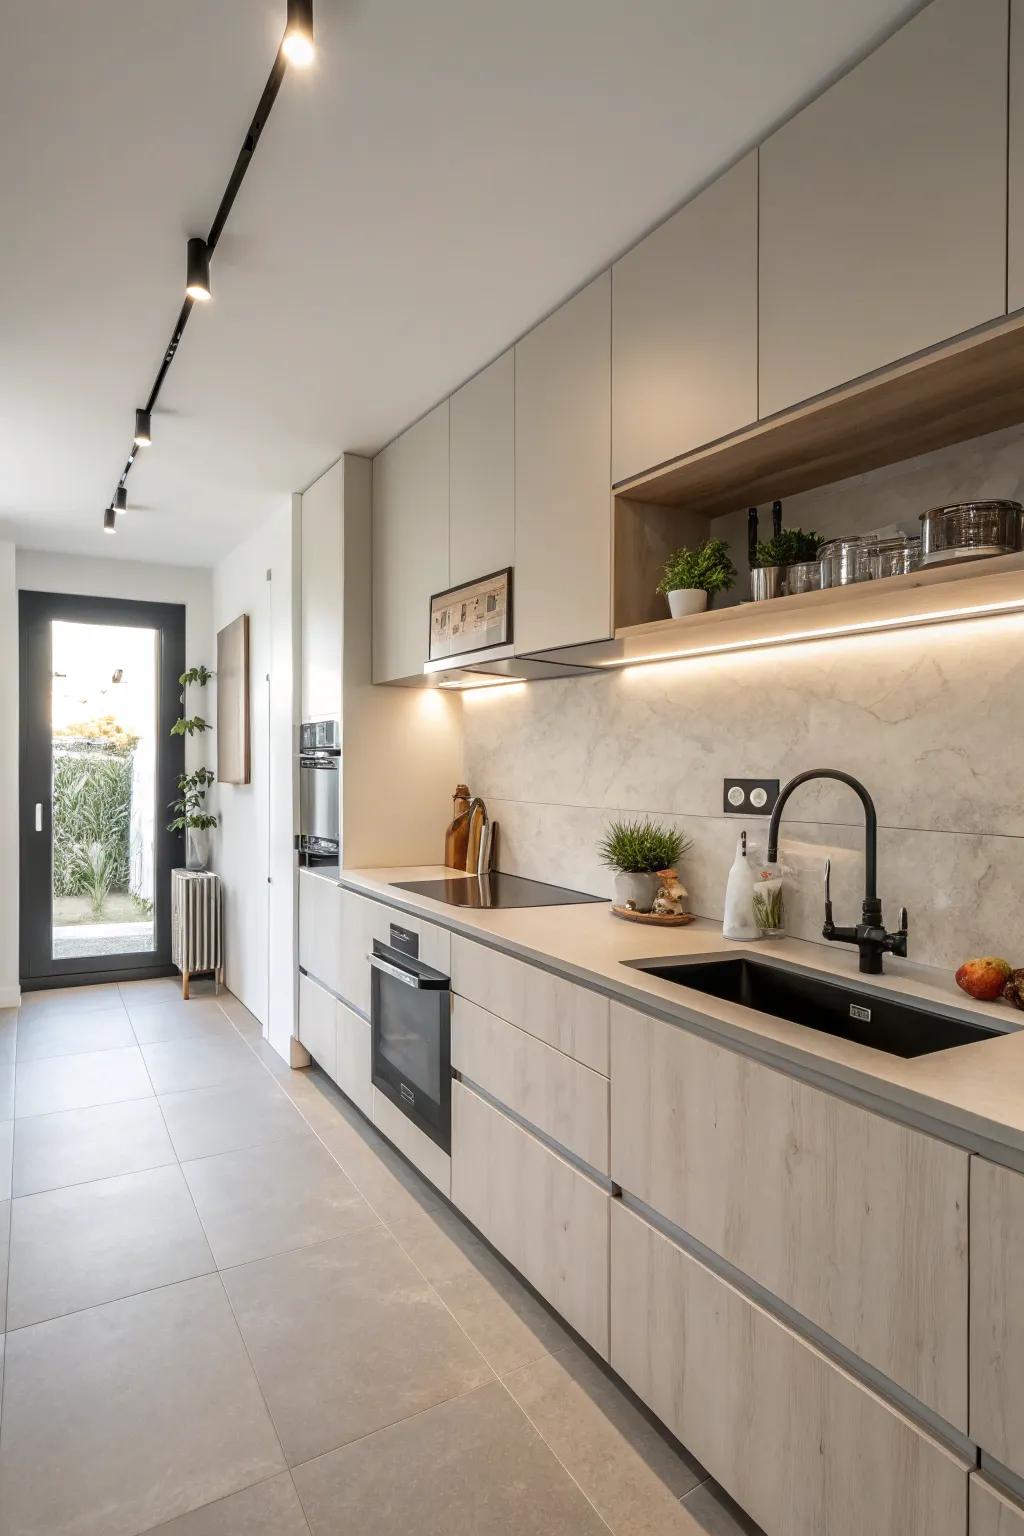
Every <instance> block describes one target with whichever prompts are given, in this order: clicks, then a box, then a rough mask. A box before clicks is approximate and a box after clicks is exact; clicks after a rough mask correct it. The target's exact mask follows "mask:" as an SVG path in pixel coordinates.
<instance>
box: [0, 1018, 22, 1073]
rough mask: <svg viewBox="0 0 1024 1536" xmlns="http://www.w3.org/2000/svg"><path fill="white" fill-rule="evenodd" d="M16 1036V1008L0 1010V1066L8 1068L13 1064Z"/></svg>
mask: <svg viewBox="0 0 1024 1536" xmlns="http://www.w3.org/2000/svg"><path fill="white" fill-rule="evenodd" d="M17 1035H18V1010H17V1008H0V1065H2V1066H5V1067H9V1066H11V1064H12V1063H13V1061H14V1042H15V1040H16V1039H17Z"/></svg>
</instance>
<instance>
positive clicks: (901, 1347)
mask: <svg viewBox="0 0 1024 1536" xmlns="http://www.w3.org/2000/svg"><path fill="white" fill-rule="evenodd" d="M611 1079H612V1178H613V1179H614V1180H615V1182H616V1183H617V1184H620V1185H621V1186H622V1188H623V1189H625V1190H627V1191H628V1192H629V1193H630V1194H632V1195H635V1196H636V1197H637V1198H638V1199H640V1200H642V1201H643V1202H644V1203H645V1204H646V1205H649V1206H650V1207H651V1208H652V1209H654V1210H656V1211H658V1212H659V1213H660V1214H661V1215H663V1216H665V1217H667V1218H668V1220H669V1221H671V1222H673V1223H674V1224H675V1225H676V1226H678V1227H681V1228H682V1229H683V1230H684V1231H685V1232H688V1233H690V1234H691V1236H693V1237H694V1238H696V1239H697V1240H698V1242H701V1243H704V1244H706V1245H707V1247H708V1248H710V1249H712V1251H713V1252H715V1253H718V1254H720V1255H721V1256H722V1257H723V1258H724V1259H727V1260H728V1261H729V1263H731V1264H734V1265H735V1266H736V1267H737V1269H739V1270H742V1272H743V1273H744V1274H746V1275H749V1276H750V1277H751V1279H753V1280H755V1281H756V1282H757V1283H758V1284H759V1285H763V1286H764V1287H765V1289H766V1290H768V1291H770V1292H771V1293H772V1294H773V1295H775V1296H778V1297H779V1298H780V1299H781V1300H783V1301H785V1302H788V1303H789V1305H790V1306H792V1307H795V1308H796V1310H797V1311H798V1312H800V1313H802V1314H803V1315H804V1316H805V1317H807V1318H809V1319H810V1320H811V1321H812V1322H814V1323H816V1324H817V1325H818V1327H820V1328H823V1329H824V1330H825V1332H826V1333H828V1334H831V1335H832V1337H833V1338H835V1339H838V1340H839V1341H840V1343H842V1344H845V1345H846V1346H847V1348H849V1349H851V1350H852V1351H853V1352H854V1354H856V1355H859V1356H860V1357H861V1358H862V1359H864V1360H866V1361H867V1362H868V1363H869V1364H870V1365H873V1366H874V1367H875V1368H876V1369H877V1370H879V1371H881V1372H883V1373H884V1374H885V1375H886V1376H888V1377H890V1378H891V1379H892V1380H893V1381H896V1382H898V1383H899V1385H900V1386H902V1387H904V1388H905V1389H906V1390H907V1391H908V1392H910V1393H912V1394H913V1396H914V1397H916V1398H918V1399H919V1400H920V1401H921V1402H923V1403H926V1404H927V1405H928V1406H929V1407H930V1408H933V1409H934V1410H935V1411H936V1412H937V1413H939V1414H941V1415H942V1417H943V1418H945V1419H946V1420H948V1422H949V1423H950V1424H953V1425H954V1426H955V1427H956V1428H958V1429H960V1430H963V1431H966V1429H967V1206H968V1163H969V1158H968V1154H967V1153H966V1152H962V1151H961V1150H960V1149H959V1148H957V1147H951V1146H949V1145H947V1143H945V1142H942V1141H938V1140H936V1139H935V1138H934V1137H930V1136H924V1135H921V1134H920V1133H919V1132H917V1131H912V1130H909V1129H908V1128H907V1127H905V1126H901V1125H897V1124H896V1123H895V1122H893V1121H891V1120H887V1119H884V1118H883V1117H882V1116H881V1115H873V1114H870V1113H869V1112H868V1111H867V1110H863V1109H860V1108H859V1107H858V1106H857V1105H854V1104H847V1103H845V1102H844V1101H843V1100H842V1099H838V1098H836V1097H835V1096H834V1095H832V1094H829V1093H822V1092H821V1091H820V1090H819V1089H817V1088H812V1087H811V1086H810V1085H809V1084H807V1083H801V1082H798V1081H797V1080H796V1079H794V1078H790V1077H787V1076H786V1075H785V1074H784V1073H782V1072H776V1071H773V1070H772V1069H771V1068H769V1067H765V1066H762V1065H761V1064H760V1063H759V1062H756V1061H751V1060H750V1059H749V1057H746V1056H742V1055H739V1054H738V1053H737V1052H735V1051H729V1050H726V1049H724V1048H723V1047H721V1046H717V1045H712V1044H711V1043H710V1042H708V1041H706V1040H702V1039H700V1038H698V1037H697V1036H696V1035H691V1034H689V1033H688V1032H687V1031H686V1030H683V1029H679V1028H677V1027H676V1026H674V1025H672V1024H666V1023H664V1022H663V1021H661V1020H659V1019H652V1018H649V1017H647V1016H645V1015H644V1014H641V1013H637V1012H636V1011H635V1010H633V1009H630V1008H624V1007H622V1006H620V1005H619V1004H614V1005H613V1007H612V1071H611Z"/></svg>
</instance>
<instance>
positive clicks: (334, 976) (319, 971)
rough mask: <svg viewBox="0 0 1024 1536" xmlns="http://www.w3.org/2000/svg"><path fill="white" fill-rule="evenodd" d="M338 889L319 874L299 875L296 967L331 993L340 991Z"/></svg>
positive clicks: (301, 873) (331, 881) (339, 897)
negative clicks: (300, 968)
mask: <svg viewBox="0 0 1024 1536" xmlns="http://www.w3.org/2000/svg"><path fill="white" fill-rule="evenodd" d="M341 895H342V893H341V889H340V887H339V886H337V885H335V883H334V881H333V880H325V879H324V878H323V876H322V875H313V874H307V873H306V872H305V871H300V873H299V964H300V965H301V967H302V969H303V970H304V971H308V972H309V974H310V975H311V976H315V977H316V979H317V981H321V982H323V984H324V986H325V987H329V988H330V989H331V991H332V992H337V991H340V987H339V982H340V979H341V973H340V969H339V964H338V959H339V952H338V943H339V939H340V937H341Z"/></svg>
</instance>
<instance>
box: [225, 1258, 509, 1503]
mask: <svg viewBox="0 0 1024 1536" xmlns="http://www.w3.org/2000/svg"><path fill="white" fill-rule="evenodd" d="M223 1280H224V1284H225V1286H226V1288H227V1292H228V1296H229V1298H230V1300H231V1305H232V1307H233V1308H234V1311H235V1316H236V1317H237V1318H238V1322H239V1326H240V1328H241V1330H242V1334H243V1337H244V1338H245V1342H246V1344H247V1345H248V1348H249V1353H250V1355H251V1357H252V1361H253V1365H254V1366H255V1368H256V1374H257V1376H258V1377H259V1380H260V1385H261V1386H262V1388H263V1391H264V1394H265V1395H266V1399H267V1402H268V1404H269V1407H270V1411H271V1413H272V1414H273V1416H274V1422H275V1424H276V1425H277V1431H278V1434H279V1435H280V1436H281V1442H282V1444H283V1445H284V1448H285V1452H286V1454H287V1456H288V1460H289V1462H290V1463H292V1464H293V1465H294V1464H295V1463H296V1462H301V1461H306V1460H308V1459H309V1458H310V1457H313V1456H318V1455H320V1454H321V1453H322V1452H324V1451H327V1450H330V1449H332V1448H334V1447H335V1446H339V1445H343V1444H345V1443H347V1442H348V1441H351V1440H355V1439H357V1438H358V1437H359V1436H360V1435H366V1434H369V1433H370V1432H371V1431H373V1430H375V1429H380V1428H381V1427H382V1426H383V1425H385V1424H392V1423H395V1422H396V1421H397V1420H399V1419H404V1418H408V1417H409V1415H410V1414H414V1413H419V1412H420V1411H421V1410H423V1409H424V1408H429V1407H431V1406H432V1405H433V1404H435V1403H439V1402H442V1401H444V1400H445V1399H447V1398H451V1397H457V1396H459V1395H460V1394H462V1393H464V1392H468V1391H470V1390H472V1389H473V1388H474V1387H478V1386H481V1385H482V1384H484V1383H485V1382H487V1381H489V1380H493V1376H492V1373H491V1372H490V1371H489V1369H488V1367H487V1366H486V1364H485V1363H484V1361H483V1360H481V1358H480V1356H479V1354H478V1353H477V1351H476V1350H475V1349H474V1348H473V1346H472V1345H471V1344H470V1343H469V1341H468V1340H467V1339H466V1338H465V1336H464V1335H463V1333H462V1332H461V1330H460V1329H459V1327H458V1325H457V1324H456V1323H455V1322H454V1321H453V1320H452V1318H451V1317H450V1316H449V1315H448V1313H447V1312H446V1311H445V1309H444V1307H443V1306H442V1305H441V1303H440V1302H439V1301H438V1299H437V1297H436V1296H435V1295H434V1293H433V1291H432V1290H431V1289H430V1287H429V1286H428V1285H427V1284H426V1282H425V1281H424V1280H423V1279H422V1277H421V1276H420V1275H419V1274H418V1273H417V1272H416V1270H415V1269H414V1268H413V1266H412V1265H411V1264H410V1263H409V1260H408V1259H407V1258H406V1257H405V1255H404V1254H403V1253H402V1251H401V1249H400V1248H399V1247H398V1246H397V1244H396V1243H395V1241H394V1239H393V1238H391V1237H389V1236H388V1234H387V1233H386V1232H384V1231H382V1230H379V1229H378V1230H377V1231H371V1232H363V1233H357V1234H354V1235H352V1236H350V1237H345V1238H341V1239H338V1240H336V1241H334V1242H330V1243H322V1244H320V1245H318V1246H316V1247H312V1248H303V1249H300V1250H299V1251H297V1252H295V1253H290V1254H283V1255H280V1256H279V1257H277V1258H274V1259H266V1260H264V1261H262V1262H261V1263H258V1264H247V1265H245V1266H244V1267H243V1268H241V1269H233V1270H230V1271H229V1272H228V1273H227V1274H225V1275H224V1276H223ZM396 1529H397V1527H396Z"/></svg>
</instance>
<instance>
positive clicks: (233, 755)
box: [217, 613, 252, 784]
mask: <svg viewBox="0 0 1024 1536" xmlns="http://www.w3.org/2000/svg"><path fill="white" fill-rule="evenodd" d="M251 770H252V755H251V751H250V739H249V615H248V614H247V613H243V614H240V615H239V617H238V618H237V619H233V620H232V621H231V623H230V624H226V625H225V627H224V628H223V629H222V630H220V631H219V632H218V635H217V778H218V779H219V781H220V782H221V783H222V784H248V783H250V782H251Z"/></svg>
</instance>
